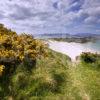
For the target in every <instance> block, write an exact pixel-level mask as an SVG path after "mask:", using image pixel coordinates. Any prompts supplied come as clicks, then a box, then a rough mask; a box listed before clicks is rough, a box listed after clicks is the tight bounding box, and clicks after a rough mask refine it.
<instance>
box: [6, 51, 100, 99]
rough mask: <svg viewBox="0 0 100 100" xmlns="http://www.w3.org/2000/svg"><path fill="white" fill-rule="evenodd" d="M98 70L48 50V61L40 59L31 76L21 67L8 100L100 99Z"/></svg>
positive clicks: (15, 75)
mask: <svg viewBox="0 0 100 100" xmlns="http://www.w3.org/2000/svg"><path fill="white" fill-rule="evenodd" d="M20 66H21V65H20ZM99 71H100V70H98V69H97V68H93V66H92V67H91V64H90V65H86V64H85V63H80V64H79V63H71V62H70V60H68V57H67V56H65V55H62V54H60V53H56V52H54V51H51V50H49V54H48V57H47V58H42V59H37V64H36V68H33V70H32V73H29V72H27V70H25V69H24V67H23V66H22V67H18V69H17V71H16V73H15V74H14V76H13V77H12V79H11V80H12V85H11V86H13V87H12V88H11V93H9V94H7V95H5V99H6V98H10V99H11V98H14V100H51V99H52V100H99V99H100V96H99V94H100V84H99V83H100V78H99V76H100V72H99ZM7 100H8V99H7Z"/></svg>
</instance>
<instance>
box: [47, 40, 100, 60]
mask: <svg viewBox="0 0 100 100" xmlns="http://www.w3.org/2000/svg"><path fill="white" fill-rule="evenodd" d="M48 43H49V48H50V49H52V50H54V51H57V52H60V53H63V54H66V55H68V56H69V57H70V58H71V59H72V60H76V57H77V56H79V55H80V54H81V53H82V52H97V53H100V52H99V51H95V50H94V49H93V48H91V45H90V43H87V44H81V43H74V42H71V43H68V42H58V41H52V40H49V42H48Z"/></svg>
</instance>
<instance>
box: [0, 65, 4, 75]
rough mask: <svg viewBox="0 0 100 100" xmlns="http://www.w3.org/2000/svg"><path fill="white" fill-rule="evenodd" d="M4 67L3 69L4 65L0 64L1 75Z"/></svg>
mask: <svg viewBox="0 0 100 100" xmlns="http://www.w3.org/2000/svg"><path fill="white" fill-rule="evenodd" d="M4 69H5V66H4V65H0V76H1V75H2V73H3V71H4Z"/></svg>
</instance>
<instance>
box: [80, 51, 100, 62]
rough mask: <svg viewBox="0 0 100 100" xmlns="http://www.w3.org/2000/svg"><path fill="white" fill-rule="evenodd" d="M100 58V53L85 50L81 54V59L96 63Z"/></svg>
mask: <svg viewBox="0 0 100 100" xmlns="http://www.w3.org/2000/svg"><path fill="white" fill-rule="evenodd" d="M99 58H100V55H99V54H96V53H90V52H83V53H82V54H81V60H82V61H84V62H86V63H95V62H96V61H97V60H98V59H99Z"/></svg>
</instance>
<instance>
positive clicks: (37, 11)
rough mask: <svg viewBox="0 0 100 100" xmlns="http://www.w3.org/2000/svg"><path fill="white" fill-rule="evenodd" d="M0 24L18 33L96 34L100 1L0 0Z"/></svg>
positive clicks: (99, 31) (99, 32) (99, 14)
mask: <svg viewBox="0 0 100 100" xmlns="http://www.w3.org/2000/svg"><path fill="white" fill-rule="evenodd" d="M0 23H3V24H4V25H5V26H6V27H8V28H11V29H12V30H14V31H16V32H18V33H23V32H25V33H30V34H43V33H70V34H76V33H95V34H100V0H0Z"/></svg>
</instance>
